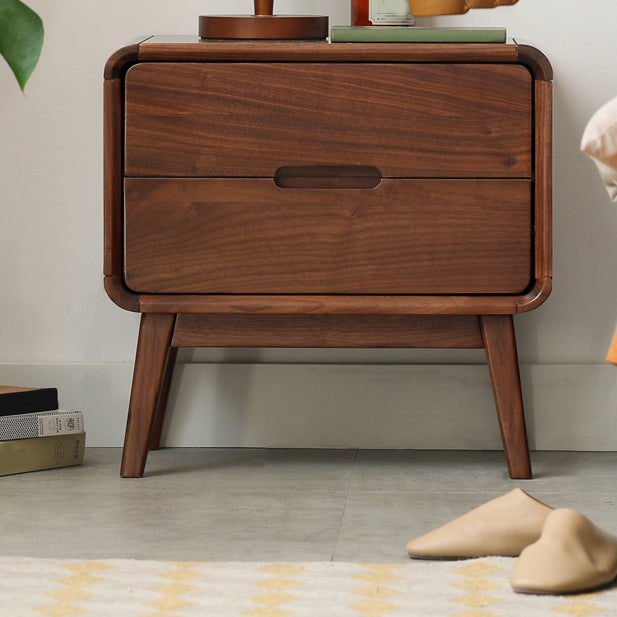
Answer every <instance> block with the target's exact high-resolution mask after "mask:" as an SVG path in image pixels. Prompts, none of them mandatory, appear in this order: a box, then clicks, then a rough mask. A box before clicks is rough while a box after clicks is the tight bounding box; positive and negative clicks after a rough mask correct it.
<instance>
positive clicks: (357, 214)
mask: <svg viewBox="0 0 617 617" xmlns="http://www.w3.org/2000/svg"><path fill="white" fill-rule="evenodd" d="M530 190H531V185H530V183H529V182H528V181H526V180H389V179H385V180H383V182H382V183H381V184H380V185H379V186H378V187H377V188H375V189H369V190H353V189H352V190H336V189H335V190H319V189H315V190H311V189H298V190H295V189H280V188H278V187H277V186H276V185H275V184H274V182H273V181H272V180H267V179H127V181H126V191H125V203H126V205H125V209H126V212H125V242H126V246H125V252H126V258H125V280H126V283H127V285H128V287H129V288H131V289H133V290H134V291H136V292H140V293H216V294H233V293H244V294H399V295H400V294H416V295H420V294H516V293H520V292H522V291H524V290H525V289H526V288H527V287H528V286H529V285H530V283H531V281H532V262H531V255H532V236H531V229H532V222H531V205H530V203H531V196H530Z"/></svg>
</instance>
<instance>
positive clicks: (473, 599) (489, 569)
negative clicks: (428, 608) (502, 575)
mask: <svg viewBox="0 0 617 617" xmlns="http://www.w3.org/2000/svg"><path fill="white" fill-rule="evenodd" d="M501 569H502V568H499V567H497V566H495V565H493V564H490V563H487V562H485V561H473V562H472V563H470V564H468V565H465V566H463V567H461V568H456V569H455V570H454V571H453V572H454V574H457V575H459V576H463V577H465V580H464V581H463V582H461V583H452V586H453V587H456V588H458V589H462V590H463V591H465V592H466V593H465V595H464V596H462V597H460V598H455V599H454V600H452V601H453V602H458V603H459V604H464V605H465V606H466V607H468V609H469V610H466V611H464V612H462V613H454V614H453V617H498V615H497V614H496V613H493V612H491V611H489V610H485V607H487V606H491V605H493V604H498V603H500V602H501V601H502V600H500V599H499V598H495V597H493V596H490V595H488V593H487V592H490V591H494V590H495V589H501V587H502V585H500V584H498V583H495V582H494V581H491V580H488V579H487V578H486V577H487V576H490V575H491V574H496V573H497V572H499V571H500V570H501Z"/></svg>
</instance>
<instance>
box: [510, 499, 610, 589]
mask: <svg viewBox="0 0 617 617" xmlns="http://www.w3.org/2000/svg"><path fill="white" fill-rule="evenodd" d="M616 579H617V537H615V536H612V535H610V534H608V533H606V532H605V531H603V530H602V529H600V528H599V527H596V526H595V525H594V524H593V523H592V522H591V521H590V520H589V519H588V518H586V517H584V516H583V515H582V514H579V513H578V512H575V511H574V510H568V509H566V508H560V509H558V510H553V511H552V512H551V513H550V514H549V515H548V516H547V518H546V522H545V523H544V528H543V530H542V535H541V536H540V539H539V540H538V541H537V542H535V543H534V544H531V545H530V546H528V547H527V548H526V549H525V550H524V551H523V552H522V553H521V556H520V557H519V558H518V559H517V561H516V563H515V564H514V568H513V569H512V574H511V575H510V583H511V585H512V588H513V589H514V591H516V592H518V593H535V594H555V595H561V594H567V593H580V592H583V591H591V590H593V589H597V588H599V587H604V586H606V585H609V584H611V583H613V582H614V581H615V580H616Z"/></svg>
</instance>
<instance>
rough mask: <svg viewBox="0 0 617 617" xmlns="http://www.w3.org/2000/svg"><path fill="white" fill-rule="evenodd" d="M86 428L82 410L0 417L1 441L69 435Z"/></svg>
mask: <svg viewBox="0 0 617 617" xmlns="http://www.w3.org/2000/svg"><path fill="white" fill-rule="evenodd" d="M83 430H84V419H83V414H82V412H81V411H64V410H59V409H57V410H54V411H43V412H35V413H26V414H18V415H11V416H1V417H0V441H7V440H12V439H28V438H31V437H49V436H51V435H69V434H71V433H80V432H83Z"/></svg>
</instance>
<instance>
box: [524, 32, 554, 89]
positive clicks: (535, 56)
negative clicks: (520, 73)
mask: <svg viewBox="0 0 617 617" xmlns="http://www.w3.org/2000/svg"><path fill="white" fill-rule="evenodd" d="M515 43H516V49H517V53H518V60H519V62H520V63H521V64H524V65H525V66H526V67H527V68H528V69H529V70H530V71H531V73H532V74H533V76H534V77H535V78H536V79H539V80H541V81H553V66H552V64H551V62H550V60H549V59H548V58H547V57H546V56H545V55H544V53H542V52H541V51H540V50H539V49H538V48H536V47H534V46H533V45H531V44H529V43H526V42H522V41H517V40H516V39H515Z"/></svg>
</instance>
